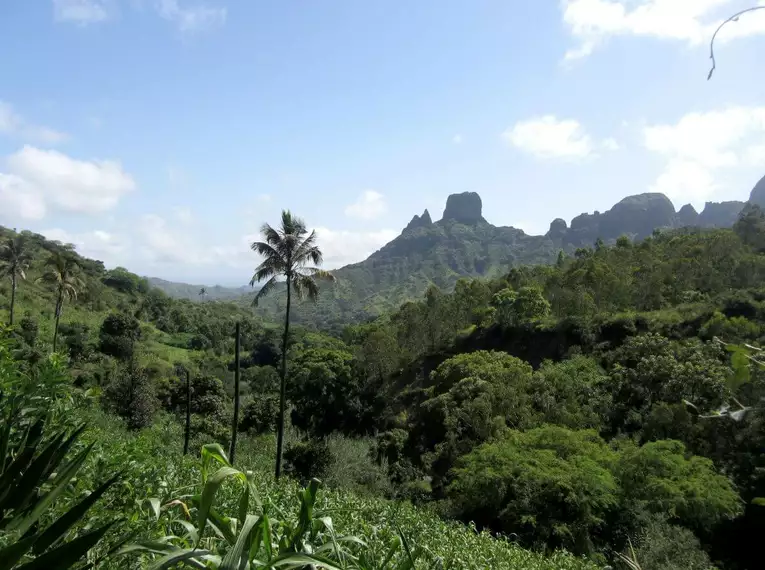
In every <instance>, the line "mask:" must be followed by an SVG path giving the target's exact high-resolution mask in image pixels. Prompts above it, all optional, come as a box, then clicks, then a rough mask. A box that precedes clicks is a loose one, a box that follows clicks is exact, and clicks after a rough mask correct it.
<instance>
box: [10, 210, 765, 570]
mask: <svg viewBox="0 0 765 570" xmlns="http://www.w3.org/2000/svg"><path fill="white" fill-rule="evenodd" d="M473 213H475V211H474V212H473ZM455 215H456V214H455ZM463 222H464V220H462V221H460V220H457V219H450V220H449V223H450V224H453V227H455V228H456V227H457V226H459V225H462V226H465V225H466V224H464V223H463ZM472 223H474V224H475V225H476V226H480V224H481V223H482V222H481V220H474V222H472ZM415 225H416V224H415ZM431 225H433V224H431ZM425 227H430V226H429V225H428V224H425V225H421V226H418V227H413V228H409V229H407V230H406V232H407V233H412V232H414V233H416V232H417V231H419V230H421V229H423V228H425ZM2 232H3V236H2V238H3V239H4V240H7V239H11V240H18V239H19V238H20V237H21V238H23V244H24V248H25V251H27V252H28V257H27V258H26V259H27V260H26V261H25V264H24V272H25V274H28V275H29V276H30V278H29V279H27V280H26V281H17V282H16V297H15V301H14V303H15V304H16V308H15V311H16V312H17V314H18V315H23V317H21V318H16V320H15V321H16V322H15V325H14V326H13V327H12V328H11V329H9V330H8V331H3V333H2V335H0V336H2V347H4V349H3V350H4V352H2V353H1V354H0V356H2V358H3V362H2V367H0V373H2V375H0V380H2V382H3V383H2V394H3V399H2V400H1V401H0V406H2V410H0V412H2V414H3V417H4V418H5V417H7V418H13V417H14V415H13V414H15V413H16V412H14V410H21V409H25V410H26V409H33V410H34V409H38V408H39V412H35V413H37V414H38V416H35V415H34V414H32V415H24V417H23V418H21V419H22V420H23V422H22V423H18V421H17V422H7V425H9V426H12V427H10V428H6V430H9V431H8V432H7V433H8V434H10V435H8V436H4V438H3V437H0V443H2V441H3V440H7V441H8V442H9V443H8V444H3V449H4V450H6V451H3V453H2V454H0V458H3V463H2V467H3V471H2V474H0V477H5V476H6V474H10V473H14V472H15V473H16V477H21V479H17V480H16V482H15V483H14V484H15V485H16V486H17V487H18V486H21V487H23V488H24V489H25V492H24V493H18V498H14V499H13V500H14V501H22V500H23V501H27V500H28V501H29V502H28V503H27V502H25V503H24V504H23V505H21V506H18V505H17V506H8V505H7V504H6V506H5V507H2V505H3V503H2V501H3V500H4V499H3V498H2V497H0V507H2V508H5V510H4V511H2V512H0V517H3V518H0V548H3V547H7V546H10V545H11V543H14V541H17V540H18V539H19V538H21V540H22V541H23V540H26V539H27V538H29V537H31V536H46V534H45V533H46V532H48V530H47V529H49V528H55V529H57V530H56V533H57V534H56V535H55V536H56V538H55V539H54V540H51V541H48V540H47V539H46V540H42V539H40V540H42V542H40V545H41V546H37V547H35V546H30V548H29V549H28V550H26V551H25V552H22V553H21V554H19V557H18V558H17V559H15V560H16V561H15V562H12V563H11V565H10V566H7V567H14V566H13V564H16V563H18V564H19V565H24V564H38V565H40V564H42V562H38V560H43V561H44V560H45V559H44V558H43V557H44V556H46V552H47V551H48V549H55V548H61V547H64V546H66V545H68V544H73V543H74V544H86V545H87V548H85V549H84V550H74V549H73V550H72V552H73V553H76V554H78V556H77V559H78V560H80V563H82V564H87V563H91V564H94V566H95V567H98V568H113V567H114V568H116V567H120V565H122V566H126V565H127V567H152V565H154V567H157V568H160V567H179V568H182V567H193V568H229V567H243V566H247V565H249V567H252V568H258V567H264V568H266V567H274V566H277V565H278V564H282V565H283V567H296V568H302V567H307V566H309V565H310V564H313V565H314V566H315V567H317V568H349V569H353V568H380V569H385V568H405V567H406V568H432V567H437V568H476V569H478V568H487V567H488V568H530V569H540V570H541V569H546V568H551V569H552V568H558V569H560V568H564V569H567V568H572V569H574V568H576V569H579V568H581V569H586V568H596V567H602V566H605V565H611V566H612V567H614V568H627V567H641V568H646V569H648V568H669V569H672V570H681V569H689V570H690V569H692V568H693V569H695V568H711V567H712V566H713V565H714V567H716V568H718V569H720V570H745V569H748V568H755V567H758V564H759V558H760V554H759V552H758V548H757V547H758V543H757V538H758V536H759V535H760V534H761V529H762V528H763V527H762V525H763V522H765V508H764V507H763V506H762V505H763V504H765V500H763V497H765V454H763V452H762V450H763V448H764V447H765V431H764V430H763V426H764V425H765V423H763V410H762V404H761V402H762V401H763V398H765V365H764V364H763V362H765V359H764V358H762V355H761V351H760V350H759V349H756V348H754V347H756V346H762V345H763V344H765V334H764V333H765V329H763V325H765V289H763V288H762V285H761V283H762V278H763V276H765V253H763V244H765V215H764V214H763V213H762V212H761V211H760V210H759V208H758V207H756V206H748V207H747V208H745V209H744V211H743V212H742V215H741V217H740V218H739V221H738V222H737V223H736V224H735V226H734V227H733V228H732V229H718V230H700V229H679V230H671V231H669V230H668V231H657V232H654V234H653V235H652V236H650V237H647V238H646V239H644V240H643V241H640V242H632V241H631V240H630V239H627V238H623V239H622V238H620V239H618V240H616V241H615V243H614V244H613V245H612V246H608V245H605V244H604V243H603V242H602V241H600V240H598V241H596V242H595V243H594V247H578V248H577V249H575V250H574V251H572V252H571V253H570V254H567V253H566V252H565V251H564V252H563V253H561V254H560V255H557V262H556V263H555V264H554V265H528V266H527V265H524V266H517V267H512V268H509V269H508V270H507V271H506V272H505V273H503V274H498V275H496V277H494V278H492V279H484V280H479V279H475V280H471V279H464V278H463V279H459V280H456V281H455V282H454V284H453V285H454V287H453V288H446V287H445V288H444V289H441V288H439V287H437V286H435V285H433V284H430V286H428V287H426V288H425V289H424V294H423V295H421V296H420V298H419V299H414V300H409V301H407V302H405V303H403V304H402V305H400V306H399V307H397V308H395V309H394V310H390V311H388V312H386V313H384V314H382V315H381V316H379V317H378V318H376V319H374V320H368V321H366V322H364V323H361V324H358V323H356V324H348V326H345V327H344V328H343V329H342V331H340V332H337V330H336V328H335V327H332V329H331V330H332V331H333V332H334V334H327V333H326V332H315V331H313V332H312V331H308V330H306V329H303V328H300V327H290V311H289V310H286V311H285V315H282V316H286V318H285V326H284V328H283V329H282V328H281V326H280V325H275V324H273V323H269V322H264V321H261V320H259V319H258V318H257V316H256V315H254V314H253V312H252V311H251V309H248V308H245V307H244V306H242V305H240V304H236V303H222V302H218V301H204V302H201V303H200V302H197V303H192V302H190V301H187V300H173V299H171V298H169V297H168V296H166V295H165V294H163V293H161V292H160V291H157V290H156V289H153V288H152V287H151V286H150V285H149V284H148V282H147V281H146V280H144V279H141V278H139V277H138V276H135V275H133V274H131V273H129V272H128V271H126V270H124V269H115V270H111V271H106V270H105V269H104V267H103V265H101V264H99V263H98V262H93V261H91V260H87V259H84V258H82V257H80V256H78V255H77V254H76V252H73V251H72V250H71V248H67V247H66V246H64V245H62V244H57V243H54V242H48V241H47V240H44V239H43V238H41V237H40V236H35V235H34V234H29V233H28V232H25V233H23V234H21V235H20V236H19V235H16V234H15V233H13V232H8V231H7V230H2ZM254 247H255V248H256V249H258V250H259V251H260V253H261V254H262V255H263V256H264V258H265V260H264V262H263V264H262V265H261V266H260V267H259V268H258V269H257V270H256V274H255V277H254V280H255V281H257V280H261V279H264V280H266V285H265V286H264V287H263V289H261V292H260V293H259V294H258V297H257V299H258V300H259V299H261V298H263V297H264V296H265V295H267V294H268V293H269V292H278V291H280V290H281V291H283V292H285V293H287V295H284V297H285V298H286V300H287V306H285V307H284V309H287V308H288V307H289V306H290V305H291V297H292V293H297V294H300V293H301V292H306V293H308V296H313V297H315V296H316V293H318V291H319V290H318V286H317V284H316V283H315V282H314V281H313V278H314V277H323V276H325V275H324V274H323V273H322V272H320V271H319V270H313V269H306V268H305V265H307V262H309V261H310V263H311V264H317V263H319V262H320V261H321V254H320V251H319V249H318V248H317V244H316V243H315V238H314V237H313V236H312V235H309V234H308V233H307V232H306V231H305V226H304V224H302V222H300V221H299V220H297V219H295V218H293V217H292V216H291V215H289V214H288V213H285V214H284V216H283V219H282V225H281V227H280V228H279V229H278V230H274V229H272V228H270V227H264V241H263V242H262V243H257V244H254ZM4 251H5V250H4ZM553 257H556V256H553ZM12 259H13V256H5V257H3V258H2V260H3V261H2V263H3V268H4V271H5V275H7V276H8V277H9V278H8V279H7V280H6V281H7V282H11V281H12V279H11V278H10V277H11V276H12V275H13V274H16V275H19V273H18V271H17V270H13V269H8V268H9V267H10V266H11V264H12ZM51 259H53V260H56V261H55V262H50V261H49V260H51ZM62 260H63V265H61V264H60V262H62ZM51 263H52V264H53V265H51ZM51 268H52V269H54V270H55V271H54V273H56V274H57V275H58V277H56V278H54V279H50V278H46V279H40V277H41V276H42V275H44V274H46V271H48V270H50V269H51ZM64 270H65V271H64ZM64 273H66V276H67V277H66V278H64V277H62V275H63V274H64ZM277 276H284V277H285V278H286V280H287V285H288V286H287V288H286V291H285V289H284V288H283V287H279V286H278V285H277V281H276V277H277ZM62 283H68V284H69V285H70V286H71V287H72V288H73V289H74V290H76V292H77V295H76V297H75V296H74V295H67V293H66V291H67V290H68V289H67V287H68V286H64V285H62ZM341 286H346V285H343V284H342V282H341V281H338V284H337V287H341ZM4 287H7V284H6V285H4ZM12 289H13V285H11V286H10V287H7V288H2V287H0V303H2V304H3V306H8V307H10V304H11V301H12V298H14V295H13V294H12ZM323 293H324V291H322V294H323ZM280 297H281V296H280ZM273 298H274V297H272V299H273ZM63 301H66V311H63V312H62V311H61V310H60V309H61V306H62V305H61V303H62V302H63ZM318 303H319V304H321V297H320V298H319V301H318ZM289 308H290V309H291V307H289ZM4 316H5V315H3V317H4ZM8 317H10V315H9V314H8ZM280 320H281V317H280ZM237 324H238V327H237ZM235 330H238V334H237V335H236V336H237V337H238V338H239V343H240V344H239V345H238V346H240V348H241V355H240V356H241V358H238V357H237V358H235V354H236V353H239V352H240V351H238V350H236V348H237V344H236V342H235V339H234V332H235ZM54 339H55V340H54ZM54 342H56V345H57V346H56V348H57V349H58V351H53V350H51V349H52V348H53V343H54ZM237 370H238V371H239V372H240V374H237V376H239V378H240V380H241V382H239V383H238V382H235V381H234V378H235V374H234V371H237ZM40 395H43V396H42V397H40ZM20 398H22V399H23V398H26V399H27V400H25V401H26V403H25V404H24V405H23V406H21V405H17V404H13V403H12V402H17V401H21V400H19V399H20ZM239 399H241V413H238V414H237V413H236V408H237V406H238V404H237V403H236V402H237V401H238V400H239ZM25 414H26V412H25ZM20 417H21V416H20ZM36 417H40V418H42V417H45V418H46V420H45V427H46V429H45V431H44V432H43V433H44V434H47V433H50V434H52V435H41V436H40V439H39V441H36V440H35V438H30V437H29V435H27V434H28V432H29V429H28V426H30V425H35V421H34V418H36ZM187 418H188V426H189V430H188V432H189V433H188V435H187V436H186V435H185V434H184V424H186V423H187ZM287 418H289V420H288V419H287ZM19 421H21V420H19ZM85 423H86V424H87V426H88V427H87V428H85V429H84V430H81V429H80V426H81V425H82V424H85ZM232 425H233V426H234V428H235V431H233V433H234V434H236V435H235V436H232V430H231V429H230V428H231V426H232ZM41 427H42V425H41ZM35 429H37V428H35ZM71 434H76V436H77V437H74V438H72V437H71ZM0 436H2V434H0ZM65 441H66V442H69V441H71V444H69V445H70V446H71V449H61V448H60V447H59V446H60V445H61V444H62V443H63V442H65ZM30 442H31V443H30ZM51 442H52V443H51ZM49 444H50V445H49ZM227 448H228V449H229V453H228V454H225V453H224V452H223V449H227ZM281 448H283V449H284V474H285V475H287V477H281V478H277V477H274V476H273V472H274V469H273V458H274V456H277V457H278V456H279V451H278V450H279V449H281ZM200 449H201V450H202V455H201V457H200V456H199V455H198V451H199V450H200ZM25 450H28V451H25ZM86 450H87V453H85V451H86ZM186 450H190V452H189V453H188V454H186V453H185V451H186ZM48 454H52V455H53V456H55V457H56V458H58V459H59V460H60V461H64V462H65V465H67V466H69V465H75V463H72V461H73V460H71V459H70V457H77V458H79V457H82V460H81V462H80V463H79V464H78V466H77V469H76V472H77V477H72V478H71V479H68V480H67V483H66V484H62V485H60V486H59V485H58V483H59V482H60V480H59V479H57V478H56V477H63V475H62V474H63V473H65V472H67V473H68V472H69V471H67V467H65V468H63V469H61V468H59V469H55V465H56V463H54V462H53V461H52V460H51V458H50V457H49V455H48ZM234 454H235V456H236V467H233V466H232V465H231V462H229V459H228V457H227V455H228V456H229V457H233V456H234ZM51 457H52V456H51ZM64 457H66V459H63V458H64ZM19 458H22V459H19ZM25 458H26V459H25ZM35 458H37V459H35ZM40 458H42V459H40ZM38 460H39V461H38ZM14 462H25V463H26V465H27V466H26V467H25V468H23V469H16V470H15V471H13V470H9V469H8V466H9V465H13V464H16V463H14ZM18 464H19V465H20V464H21V463H18ZM35 465H36V466H40V468H38V467H34V469H33V466H35ZM277 465H281V461H279V462H278V463H277ZM72 469H73V470H74V467H72ZM54 472H55V473H56V475H53V473H54ZM73 473H74V471H72V474H73ZM118 473H119V477H118V478H117V479H115V475H117V474H118ZM279 474H281V473H279V472H277V476H278V475H279ZM43 475H45V476H43ZM38 476H39V478H38ZM8 477H10V475H8ZM318 480H320V481H321V483H319V481H318ZM107 483H109V484H108V485H106V484H107ZM104 485H106V486H104ZM30 491H31V494H30ZM54 492H55V493H57V495H55V496H56V498H57V500H56V501H48V502H46V503H44V507H45V508H44V509H35V508H34V507H33V506H32V505H34V504H35V501H44V500H45V499H44V498H45V497H48V496H49V494H50V493H54ZM25 497H26V498H25ZM90 497H93V498H92V499H91V498H90ZM296 497H297V500H296V499H295V498H296ZM30 509H32V510H35V512H38V513H42V514H40V515H39V519H38V520H36V522H35V524H34V525H31V526H23V527H22V526H19V525H20V524H21V523H13V524H11V523H7V524H6V523H5V522H4V521H6V520H7V521H10V520H22V519H24V518H26V517H29V516H30V512H31V511H30ZM72 509H74V511H75V512H77V513H78V516H77V517H76V520H74V517H73V516H69V515H68V513H69V512H70V511H71V510H72ZM59 520H64V521H66V524H65V523H60V524H59V523H57V522H56V521H59ZM4 525H5V526H4ZM51 525H53V527H51ZM20 529H21V530H20ZM58 529H60V532H59V530H58ZM100 529H106V530H104V532H103V533H102V534H97V535H96V534H89V533H94V532H96V531H97V530H100ZM27 531H28V532H27ZM14 533H15V534H14ZM19 533H20V534H19ZM52 533H53V531H50V533H49V534H48V535H47V536H52ZM83 537H84V538H83ZM81 538H82V541H80V542H75V541H78V540H80V539H81ZM31 540H32V539H31V538H30V541H31ZM35 540H37V539H35ZM87 541H89V542H87ZM35 548H37V549H35ZM86 550H87V554H86V555H85V556H84V557H81V556H80V555H81V554H83V553H85V551H86ZM2 552H3V551H0V553H2ZM2 560H3V559H2V557H0V562H1V561H2ZM626 561H629V562H626ZM21 567H23V566H21ZM30 567H34V566H30ZM0 568H2V566H0Z"/></svg>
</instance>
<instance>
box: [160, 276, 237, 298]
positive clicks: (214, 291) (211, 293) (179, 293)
mask: <svg viewBox="0 0 765 570" xmlns="http://www.w3.org/2000/svg"><path fill="white" fill-rule="evenodd" d="M147 279H148V280H149V285H151V286H152V287H155V288H157V289H159V290H160V291H163V292H164V293H166V294H167V295H169V296H170V297H172V298H173V299H188V300H190V301H226V300H233V299H238V298H240V297H241V296H242V295H246V294H247V293H249V292H250V291H251V290H252V288H251V287H249V286H242V287H223V286H221V285H215V286H212V287H209V286H207V285H190V284H189V283H178V282H175V281H166V280H164V279H160V278H158V277H147ZM202 290H204V294H203V295H200V292H201V291H202Z"/></svg>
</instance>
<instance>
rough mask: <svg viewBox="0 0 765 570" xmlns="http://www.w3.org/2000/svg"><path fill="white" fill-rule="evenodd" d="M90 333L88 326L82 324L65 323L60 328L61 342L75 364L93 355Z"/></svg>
mask: <svg viewBox="0 0 765 570" xmlns="http://www.w3.org/2000/svg"><path fill="white" fill-rule="evenodd" d="M88 332H89V330H88V326H87V325H85V324H82V323H64V324H62V325H61V326H60V327H59V335H60V336H61V340H62V341H63V343H64V346H66V348H67V349H68V351H69V357H70V358H71V359H72V360H74V361H75V362H76V361H81V360H85V359H86V358H87V357H88V356H89V355H90V353H91V350H92V349H91V346H90V344H89V343H88Z"/></svg>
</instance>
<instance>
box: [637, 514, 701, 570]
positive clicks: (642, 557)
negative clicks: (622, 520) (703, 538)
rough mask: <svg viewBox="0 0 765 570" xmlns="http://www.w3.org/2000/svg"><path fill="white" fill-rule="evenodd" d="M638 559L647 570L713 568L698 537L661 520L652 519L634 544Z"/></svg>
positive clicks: (657, 518) (658, 518)
mask: <svg viewBox="0 0 765 570" xmlns="http://www.w3.org/2000/svg"><path fill="white" fill-rule="evenodd" d="M635 558H636V559H637V561H638V563H639V564H640V565H641V566H642V567H643V568H645V569H653V568H657V569H661V570H712V569H713V566H712V563H711V562H710V560H709V556H707V553H706V552H704V551H703V550H702V549H701V545H700V544H699V540H698V539H697V538H696V536H695V535H694V534H693V533H692V532H691V531H689V530H688V529H685V528H682V527H679V526H677V525H673V524H669V523H668V522H666V521H665V520H664V519H663V518H661V517H652V518H651V519H650V521H649V522H648V524H647V525H646V526H645V528H644V529H643V530H642V532H641V533H640V535H639V537H638V539H637V541H636V544H635Z"/></svg>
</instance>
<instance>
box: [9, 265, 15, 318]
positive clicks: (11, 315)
mask: <svg viewBox="0 0 765 570" xmlns="http://www.w3.org/2000/svg"><path fill="white" fill-rule="evenodd" d="M15 306H16V271H15V270H13V269H12V270H11V309H10V318H9V323H8V324H10V325H11V326H13V308H14V307H15Z"/></svg>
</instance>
